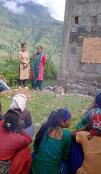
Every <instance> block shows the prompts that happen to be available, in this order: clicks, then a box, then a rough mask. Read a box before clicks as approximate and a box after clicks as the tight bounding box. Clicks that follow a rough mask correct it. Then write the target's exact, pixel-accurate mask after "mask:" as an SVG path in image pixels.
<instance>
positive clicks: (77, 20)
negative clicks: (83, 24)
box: [75, 16, 79, 24]
mask: <svg viewBox="0 0 101 174" xmlns="http://www.w3.org/2000/svg"><path fill="white" fill-rule="evenodd" d="M78 23H79V17H77V16H76V17H75V24H78Z"/></svg>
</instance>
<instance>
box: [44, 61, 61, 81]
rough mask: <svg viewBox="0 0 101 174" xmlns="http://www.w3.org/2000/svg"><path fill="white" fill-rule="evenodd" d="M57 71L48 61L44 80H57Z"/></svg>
mask: <svg viewBox="0 0 101 174" xmlns="http://www.w3.org/2000/svg"><path fill="white" fill-rule="evenodd" d="M57 74H58V73H57V69H56V67H55V65H54V63H53V62H52V61H51V60H50V59H48V60H47V63H46V65H45V79H46V80H56V79H57Z"/></svg>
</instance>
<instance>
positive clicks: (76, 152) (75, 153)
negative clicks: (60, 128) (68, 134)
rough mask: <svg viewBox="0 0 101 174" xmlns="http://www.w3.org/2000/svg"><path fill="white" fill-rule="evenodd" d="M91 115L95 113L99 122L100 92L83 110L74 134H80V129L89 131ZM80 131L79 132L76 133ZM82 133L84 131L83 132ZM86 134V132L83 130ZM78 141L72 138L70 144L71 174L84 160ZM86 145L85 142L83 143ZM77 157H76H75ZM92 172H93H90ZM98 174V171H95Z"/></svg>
mask: <svg viewBox="0 0 101 174" xmlns="http://www.w3.org/2000/svg"><path fill="white" fill-rule="evenodd" d="M93 115H97V119H98V122H99V119H101V118H100V115H101V93H99V94H97V95H96V97H95V100H94V102H93V105H92V106H91V107H90V108H89V109H88V110H87V111H86V112H85V114H84V115H83V117H82V118H81V121H80V122H79V124H78V125H77V130H76V131H75V132H74V134H78V135H79V134H82V133H81V132H80V131H88V132H89V131H90V124H89V123H90V122H91V118H92V116H93ZM78 132H80V133H78ZM83 134H84V132H83ZM85 134H86V132H85ZM80 136H81V135H80ZM78 142H79V141H77V143H76V141H75V139H73V140H72V144H71V152H70V166H71V171H72V174H75V173H76V171H77V170H78V168H80V167H81V166H82V163H83V160H84V154H83V149H82V146H81V144H80V143H78ZM85 146H86V144H85ZM77 157H78V158H77ZM87 174H89V173H87ZM91 174H93V173H91ZM97 174H98V173H97Z"/></svg>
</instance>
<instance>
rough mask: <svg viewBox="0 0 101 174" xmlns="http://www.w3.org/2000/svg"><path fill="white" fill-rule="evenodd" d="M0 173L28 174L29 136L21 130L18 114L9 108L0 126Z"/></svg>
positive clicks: (29, 165)
mask: <svg viewBox="0 0 101 174" xmlns="http://www.w3.org/2000/svg"><path fill="white" fill-rule="evenodd" d="M0 139H1V141H0V174H15V173H16V174H29V171H30V167H31V162H32V160H31V154H30V149H29V147H28V145H29V144H30V143H31V142H32V139H31V138H30V136H29V135H28V134H27V133H26V132H25V131H23V130H22V128H21V123H20V115H19V113H18V112H17V111H12V110H9V111H8V112H7V113H6V114H5V120H4V121H3V122H2V126H1V127H0Z"/></svg>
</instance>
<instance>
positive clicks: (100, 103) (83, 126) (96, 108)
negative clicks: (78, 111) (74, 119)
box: [77, 93, 101, 131]
mask: <svg viewBox="0 0 101 174" xmlns="http://www.w3.org/2000/svg"><path fill="white" fill-rule="evenodd" d="M95 112H96V113H101V93H98V94H97V95H96V96H95V100H94V104H93V106H92V107H91V108H90V109H89V110H88V111H87V112H86V113H85V114H84V115H83V117H82V118H81V121H80V122H79V123H78V125H77V129H78V130H79V131H80V130H87V129H88V126H87V124H88V123H89V119H90V117H91V116H92V114H93V113H95Z"/></svg>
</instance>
